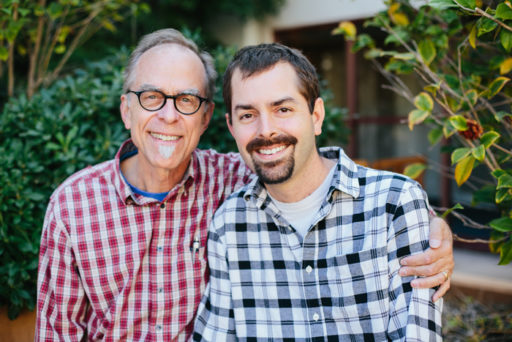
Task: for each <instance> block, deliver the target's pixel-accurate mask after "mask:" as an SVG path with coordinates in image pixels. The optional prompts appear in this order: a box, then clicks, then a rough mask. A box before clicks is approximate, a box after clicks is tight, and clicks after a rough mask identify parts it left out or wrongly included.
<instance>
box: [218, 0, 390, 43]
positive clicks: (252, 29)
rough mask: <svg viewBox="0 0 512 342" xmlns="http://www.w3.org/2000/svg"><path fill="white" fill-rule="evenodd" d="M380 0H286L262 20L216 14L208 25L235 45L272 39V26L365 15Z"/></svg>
mask: <svg viewBox="0 0 512 342" xmlns="http://www.w3.org/2000/svg"><path fill="white" fill-rule="evenodd" d="M383 8H384V4H383V0H287V1H286V4H285V5H284V6H283V8H282V9H281V10H280V12H279V13H278V14H277V15H275V16H272V17H268V18H266V19H265V20H262V21H256V20H248V21H241V20H239V19H238V18H235V17H229V16H225V17H221V18H215V19H214V20H213V21H212V23H211V25H210V29H211V31H212V32H213V34H214V35H215V36H216V37H217V38H218V39H220V40H221V41H222V42H223V43H225V44H230V45H236V46H238V47H242V46H246V45H251V44H258V43H268V42H272V41H273V37H274V36H273V35H274V31H275V30H279V29H287V28H296V27H304V26H311V25H321V24H326V23H333V22H339V21H342V20H355V19H362V18H367V17H370V16H372V15H374V14H375V13H377V12H378V11H380V10H382V9H383Z"/></svg>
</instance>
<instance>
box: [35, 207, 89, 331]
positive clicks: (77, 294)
mask: <svg viewBox="0 0 512 342" xmlns="http://www.w3.org/2000/svg"><path fill="white" fill-rule="evenodd" d="M59 210H60V209H59V206H58V205H56V204H52V203H50V205H49V207H48V211H47V214H46V217H45V221H44V225H43V232H42V236H41V248H40V253H39V271H38V281H37V322H36V331H35V341H81V340H82V338H83V336H84V333H85V330H86V323H85V313H86V309H87V301H86V296H85V291H84V288H83V286H82V284H81V281H80V277H79V274H78V271H77V268H76V263H75V259H74V254H73V250H72V247H71V241H70V238H69V235H68V233H67V231H66V229H65V227H64V224H63V222H62V220H61V219H60V215H59V214H60V213H59Z"/></svg>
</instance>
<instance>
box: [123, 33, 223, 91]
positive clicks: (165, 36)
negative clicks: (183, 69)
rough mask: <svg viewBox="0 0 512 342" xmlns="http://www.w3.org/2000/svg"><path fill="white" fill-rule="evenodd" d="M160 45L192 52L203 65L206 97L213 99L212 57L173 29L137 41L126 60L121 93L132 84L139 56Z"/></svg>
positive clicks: (213, 72)
mask: <svg viewBox="0 0 512 342" xmlns="http://www.w3.org/2000/svg"><path fill="white" fill-rule="evenodd" d="M162 44H178V45H181V46H183V47H185V48H188V49H189V50H191V51H192V52H194V53H195V54H196V55H197V56H198V57H199V59H200V60H201V62H202V63H203V65H204V69H205V70H206V81H207V87H206V97H207V98H209V99H213V94H214V93H215V79H216V78H217V72H216V71H215V66H214V62H213V58H212V56H211V55H210V54H209V53H208V52H206V51H200V50H199V48H198V47H197V45H196V43H194V42H193V41H192V40H190V39H188V38H185V36H183V34H182V33H181V32H179V31H178V30H175V29H171V28H168V29H162V30H158V31H155V32H153V33H150V34H147V35H145V36H144V37H142V39H141V40H140V41H139V44H137V47H136V48H135V50H133V52H132V54H131V55H130V59H129V60H128V65H127V66H126V68H125V70H124V83H123V93H126V92H127V91H128V88H129V86H130V84H131V83H133V79H134V78H135V67H136V65H137V63H138V61H139V59H140V56H142V54H143V53H144V52H146V51H148V50H149V49H151V48H152V47H155V46H158V45H162Z"/></svg>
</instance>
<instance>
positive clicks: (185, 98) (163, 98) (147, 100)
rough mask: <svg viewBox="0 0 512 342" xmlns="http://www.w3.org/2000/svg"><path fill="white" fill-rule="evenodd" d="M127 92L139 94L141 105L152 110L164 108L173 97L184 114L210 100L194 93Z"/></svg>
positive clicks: (190, 112) (192, 111)
mask: <svg viewBox="0 0 512 342" xmlns="http://www.w3.org/2000/svg"><path fill="white" fill-rule="evenodd" d="M126 93H134V94H135V95H137V97H138V98H139V104H140V106H141V107H142V108H144V109H145V110H148V111H150V112H154V111H157V110H159V109H161V108H163V106H165V103H166V102H167V99H173V100H174V101H173V102H174V108H176V110H177V111H178V112H180V113H181V114H184V115H192V114H194V113H195V112H197V111H198V110H199V108H200V107H201V105H202V104H203V102H208V99H205V98H204V97H201V96H197V95H193V94H177V95H166V94H164V93H162V92H161V91H159V90H142V91H133V90H128V91H127V92H126Z"/></svg>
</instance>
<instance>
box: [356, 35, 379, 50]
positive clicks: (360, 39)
mask: <svg viewBox="0 0 512 342" xmlns="http://www.w3.org/2000/svg"><path fill="white" fill-rule="evenodd" d="M374 46H375V42H374V41H373V39H372V37H370V35H368V34H366V33H363V34H360V35H358V36H357V39H356V41H355V42H354V45H353V46H352V52H357V51H359V50H361V49H363V48H365V47H374Z"/></svg>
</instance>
